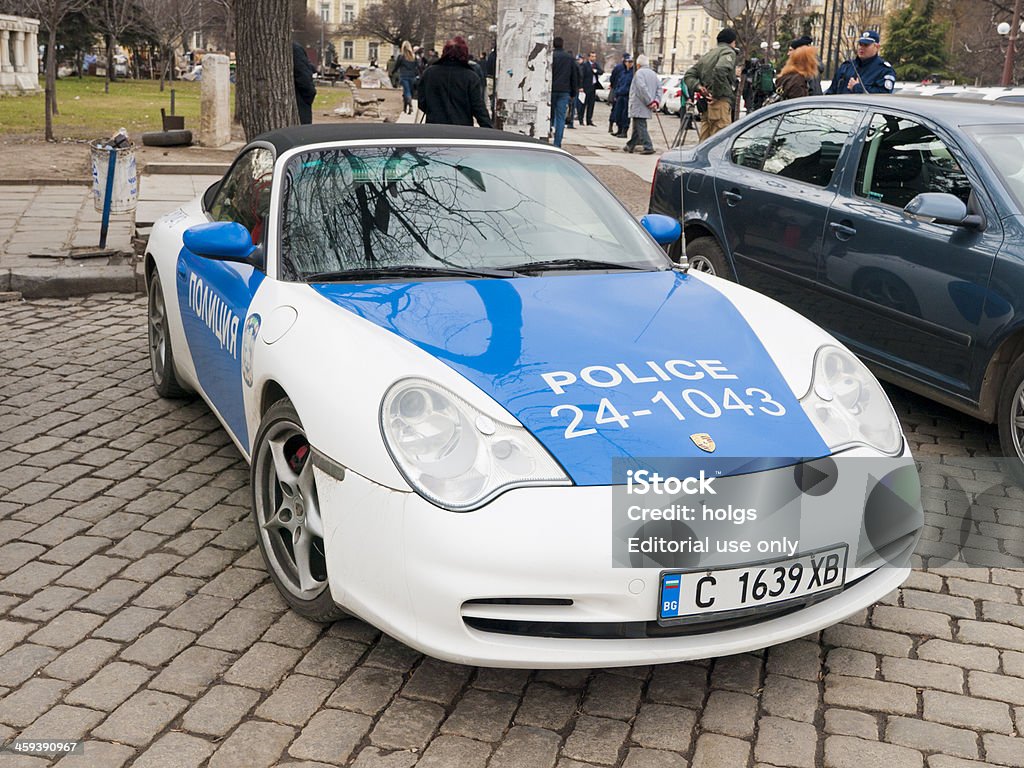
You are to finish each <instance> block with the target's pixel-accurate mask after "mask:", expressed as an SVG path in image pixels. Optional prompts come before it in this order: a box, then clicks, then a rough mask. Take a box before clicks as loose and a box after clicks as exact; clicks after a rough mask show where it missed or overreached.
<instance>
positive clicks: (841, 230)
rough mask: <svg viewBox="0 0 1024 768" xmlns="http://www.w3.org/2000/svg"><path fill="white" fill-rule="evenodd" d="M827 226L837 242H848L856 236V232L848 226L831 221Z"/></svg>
mask: <svg viewBox="0 0 1024 768" xmlns="http://www.w3.org/2000/svg"><path fill="white" fill-rule="evenodd" d="M829 226H830V227H832V231H833V232H834V233H835V236H836V237H837V238H838V239H839V240H849V239H850V238H851V237H853V236H854V235H856V234H857V230H856V229H855V228H854V227H851V226H850V225H849V224H843V223H841V222H838V221H833V222H832V223H831V224H829Z"/></svg>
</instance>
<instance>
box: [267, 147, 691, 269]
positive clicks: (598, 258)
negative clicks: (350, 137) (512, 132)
mask: <svg viewBox="0 0 1024 768" xmlns="http://www.w3.org/2000/svg"><path fill="white" fill-rule="evenodd" d="M282 213H283V215H282V240H281V262H282V276H283V277H284V278H285V279H290V280H306V279H325V278H327V277H329V276H330V275H332V274H335V275H337V276H338V277H339V279H344V278H345V273H346V272H355V271H357V270H358V271H359V272H360V273H361V274H363V275H366V274H367V273H368V271H372V270H374V269H379V270H380V271H381V274H382V275H386V274H387V273H388V271H390V272H391V274H395V273H396V270H401V268H405V267H412V268H424V271H427V270H426V268H437V271H438V274H439V276H445V275H446V274H447V276H452V274H453V272H454V271H455V270H459V269H464V270H501V269H507V268H512V267H514V268H517V269H518V268H519V267H522V266H523V265H526V264H529V263H531V262H552V261H559V260H566V261H567V262H568V261H575V262H576V264H575V266H574V268H576V269H579V268H580V266H579V264H580V262H581V261H583V260H588V261H592V262H607V263H610V264H611V265H612V268H614V267H615V266H616V265H621V266H622V268H641V269H668V268H671V262H670V261H669V260H668V258H667V257H666V256H665V254H664V252H663V251H662V250H661V249H660V248H659V247H658V246H657V245H656V244H655V243H654V242H653V241H652V240H651V239H650V238H649V237H648V236H647V235H646V233H645V232H644V231H643V229H642V228H641V227H640V225H639V223H638V222H637V221H636V220H634V219H633V218H632V217H631V216H630V215H629V213H628V212H627V211H626V210H625V209H623V208H622V206H621V205H620V204H619V202H618V201H617V200H616V199H615V198H614V197H613V196H612V194H611V193H610V192H608V190H607V189H605V188H604V186H602V185H601V184H600V183H599V182H598V181H597V180H596V179H595V178H594V177H593V176H591V175H590V173H589V172H588V171H587V170H586V169H585V168H583V167H582V166H581V165H579V163H577V162H576V161H574V160H572V159H571V158H569V157H564V156H561V155H559V154H555V153H552V152H550V151H545V150H534V149H523V148H518V147H517V148H508V149H505V148H494V147H479V146H391V147H346V148H330V149H321V150H316V151H312V152H306V153H301V154H299V155H296V156H295V157H294V158H292V159H291V160H290V162H289V163H288V165H287V167H286V169H285V186H284V198H283V208H282ZM594 268H598V267H597V266H596V265H595V267H594ZM603 268H604V269H608V268H609V267H608V264H605V265H604V266H603ZM353 276H354V275H353Z"/></svg>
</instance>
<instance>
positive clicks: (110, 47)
mask: <svg viewBox="0 0 1024 768" xmlns="http://www.w3.org/2000/svg"><path fill="white" fill-rule="evenodd" d="M105 39H106V41H107V76H106V77H105V78H104V79H103V92H104V93H110V81H111V80H112V79H113V76H114V40H113V38H112V37H111V36H110V35H105Z"/></svg>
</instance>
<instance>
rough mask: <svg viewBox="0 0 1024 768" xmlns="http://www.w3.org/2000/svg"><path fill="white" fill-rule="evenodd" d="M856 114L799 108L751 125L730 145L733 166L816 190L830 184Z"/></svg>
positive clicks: (855, 120)
mask: <svg viewBox="0 0 1024 768" xmlns="http://www.w3.org/2000/svg"><path fill="white" fill-rule="evenodd" d="M858 117H859V113H858V112H856V111H854V110H848V109H801V110H795V111H793V112H786V113H784V114H783V115H782V116H781V118H778V117H776V118H772V119H769V120H765V121H763V122H761V123H758V124H757V125H754V126H753V127H752V128H750V129H749V130H747V131H744V132H743V133H742V134H740V135H739V136H738V137H737V138H736V141H735V142H734V143H733V148H732V161H733V162H734V163H736V164H737V165H743V166H746V167H747V168H754V169H757V170H762V171H765V172H766V173H771V174H775V175H776V176H784V177H785V178H788V179H793V180H794V181H802V182H804V183H806V184H813V185H815V186H818V187H827V186H828V185H829V183H830V182H831V181H832V175H833V173H834V172H835V169H836V164H837V163H838V162H839V155H840V153H841V152H842V149H843V145H844V144H845V143H846V140H847V139H848V138H849V136H850V134H851V133H852V131H853V128H854V126H855V125H856V124H857V119H858Z"/></svg>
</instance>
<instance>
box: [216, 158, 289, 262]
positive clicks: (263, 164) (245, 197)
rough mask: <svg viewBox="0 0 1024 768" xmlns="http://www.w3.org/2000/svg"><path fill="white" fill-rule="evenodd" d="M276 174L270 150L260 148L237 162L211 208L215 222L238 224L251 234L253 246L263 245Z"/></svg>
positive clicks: (218, 191) (221, 186)
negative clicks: (272, 185) (272, 186)
mask: <svg viewBox="0 0 1024 768" xmlns="http://www.w3.org/2000/svg"><path fill="white" fill-rule="evenodd" d="M273 170H274V155H273V153H272V152H271V151H270V150H269V149H265V148H263V147H257V148H255V149H251V150H249V151H248V152H247V153H246V154H244V155H243V156H242V157H240V158H238V161H237V162H236V163H235V165H234V167H233V168H232V169H231V172H230V173H229V174H228V175H227V177H226V178H225V179H224V181H223V182H222V183H221V185H220V189H218V190H217V194H216V196H215V197H214V199H213V203H212V204H211V205H210V211H209V212H210V216H211V217H213V220H214V221H236V222H238V223H239V224H241V225H242V226H243V227H245V228H246V229H248V230H249V232H250V233H251V234H252V242H253V244H254V245H259V244H260V243H262V242H263V235H264V233H265V229H266V223H267V218H268V217H269V215H270V189H271V184H272V182H273Z"/></svg>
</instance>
